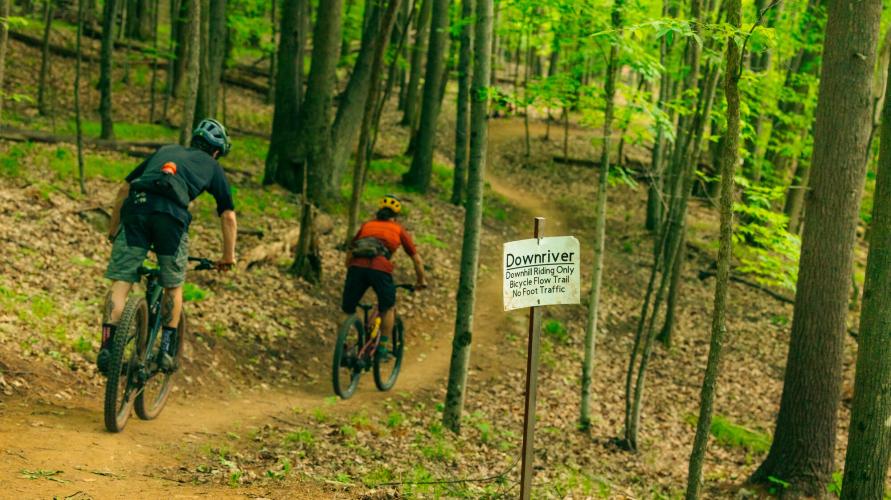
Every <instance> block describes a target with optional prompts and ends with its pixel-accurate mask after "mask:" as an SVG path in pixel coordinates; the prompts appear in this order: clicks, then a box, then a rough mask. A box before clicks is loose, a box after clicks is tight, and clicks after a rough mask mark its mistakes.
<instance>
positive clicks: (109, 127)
mask: <svg viewBox="0 0 891 500" xmlns="http://www.w3.org/2000/svg"><path fill="white" fill-rule="evenodd" d="M118 1H120V0H105V7H104V8H103V10H102V47H101V49H100V56H99V95H100V97H99V117H100V121H101V122H102V131H101V133H100V135H99V138H100V139H104V140H107V141H113V140H114V139H115V137H114V120H113V119H112V110H111V78H112V69H113V67H114V64H113V63H114V60H113V59H114V25H115V22H114V21H115V13H116V12H117V2H118Z"/></svg>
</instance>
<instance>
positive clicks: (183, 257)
mask: <svg viewBox="0 0 891 500" xmlns="http://www.w3.org/2000/svg"><path fill="white" fill-rule="evenodd" d="M146 255H148V249H147V248H142V247H138V246H130V245H128V244H127V237H126V235H125V234H124V226H123V224H122V225H121V229H120V231H118V235H117V237H115V239H114V245H113V246H112V248H111V259H110V260H109V261H108V269H106V271H105V277H106V278H108V279H110V280H113V281H126V282H127V283H136V282H137V281H139V273H138V272H137V271H138V270H139V266H141V265H142V263H143V262H145V257H146ZM188 263H189V233H188V232H186V231H183V235H182V239H180V242H179V246H178V247H177V249H176V253H175V254H173V255H159V256H158V264H159V265H160V267H161V286H163V287H164V288H176V287H179V286H182V284H183V283H185V281H186V267H187V266H188Z"/></svg>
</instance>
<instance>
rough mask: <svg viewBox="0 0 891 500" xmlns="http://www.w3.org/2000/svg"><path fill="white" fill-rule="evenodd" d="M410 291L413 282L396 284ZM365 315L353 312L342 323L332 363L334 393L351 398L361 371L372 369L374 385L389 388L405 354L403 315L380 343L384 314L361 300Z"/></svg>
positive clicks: (380, 389)
mask: <svg viewBox="0 0 891 500" xmlns="http://www.w3.org/2000/svg"><path fill="white" fill-rule="evenodd" d="M396 288H401V289H403V290H407V291H409V292H413V291H414V290H415V287H414V285H396ZM359 308H360V309H362V315H361V316H360V315H359V314H353V315H351V316H350V317H349V318H347V319H346V321H344V322H343V324H341V325H340V331H339V332H338V334H337V343H336V344H335V346H334V363H333V365H332V367H331V380H332V382H333V383H334V393H335V394H337V395H338V396H340V397H341V399H349V398H350V396H352V395H353V393H354V392H356V387H357V386H358V385H359V377H361V376H362V372H367V371H369V370H372V372H373V373H374V385H376V386H377V389H378V390H379V391H388V390H390V389H391V388H392V387H393V385H394V384H395V383H396V377H398V376H399V369H400V368H401V367H402V354H403V351H404V348H405V328H404V326H403V324H402V318H400V317H399V315H398V314H397V315H396V321H395V322H394V323H393V333H392V334H391V335H390V338H389V339H387V341H386V342H385V343H381V335H380V330H381V316H380V314H379V313H378V310H377V306H374V305H372V304H366V303H363V304H359Z"/></svg>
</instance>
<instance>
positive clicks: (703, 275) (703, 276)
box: [699, 270, 795, 304]
mask: <svg viewBox="0 0 891 500" xmlns="http://www.w3.org/2000/svg"><path fill="white" fill-rule="evenodd" d="M716 274H717V273H716V272H715V271H711V270H710V271H699V279H700V280H703V281H704V280H706V279H708V278H712V277H714V276H715V275H716ZM730 280H731V281H734V282H736V283H739V284H741V285H745V286H747V287H750V288H754V289H755V290H758V291H759V292H763V293H766V294H767V295H770V296H771V297H773V298H775V299H777V300H779V301H780V302H785V303H786V304H795V299H792V298H789V297H786V296H785V295H783V294H781V293H777V292H775V291H773V290H771V289H769V288H767V287H765V286H763V285H760V284H758V283H755V282H754V281H749V280H747V279H745V278H742V277H740V276H734V275H731V276H730Z"/></svg>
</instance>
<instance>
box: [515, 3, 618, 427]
mask: <svg viewBox="0 0 891 500" xmlns="http://www.w3.org/2000/svg"><path fill="white" fill-rule="evenodd" d="M623 8H624V0H614V2H613V11H612V28H613V30H614V31H616V38H617V39H618V40H616V42H615V43H613V44H611V45H610V49H609V61H608V63H607V67H606V82H605V83H604V91H603V93H604V96H603V97H604V101H605V102H606V109H605V110H604V113H603V116H604V118H603V145H602V147H601V149H600V182H599V183H598V186H597V208H595V213H596V214H597V216H596V222H595V223H594V275H593V277H592V282H591V294H590V296H589V298H588V320H587V323H586V325H585V358H584V361H583V362H582V407H581V413H580V417H579V426H580V427H581V429H582V430H588V429H589V428H590V427H591V381H592V378H593V373H594V348H595V346H596V344H597V321H598V314H599V310H600V283H601V280H602V277H603V255H604V253H605V251H606V202H607V193H606V188H607V185H608V183H609V169H610V164H609V155H610V143H611V142H612V141H611V138H612V135H613V115H614V114H615V107H616V75H617V74H618V73H619V72H620V71H621V64H620V63H619V40H621V37H622V14H623V13H622V9H623ZM527 71H528V70H527Z"/></svg>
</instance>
